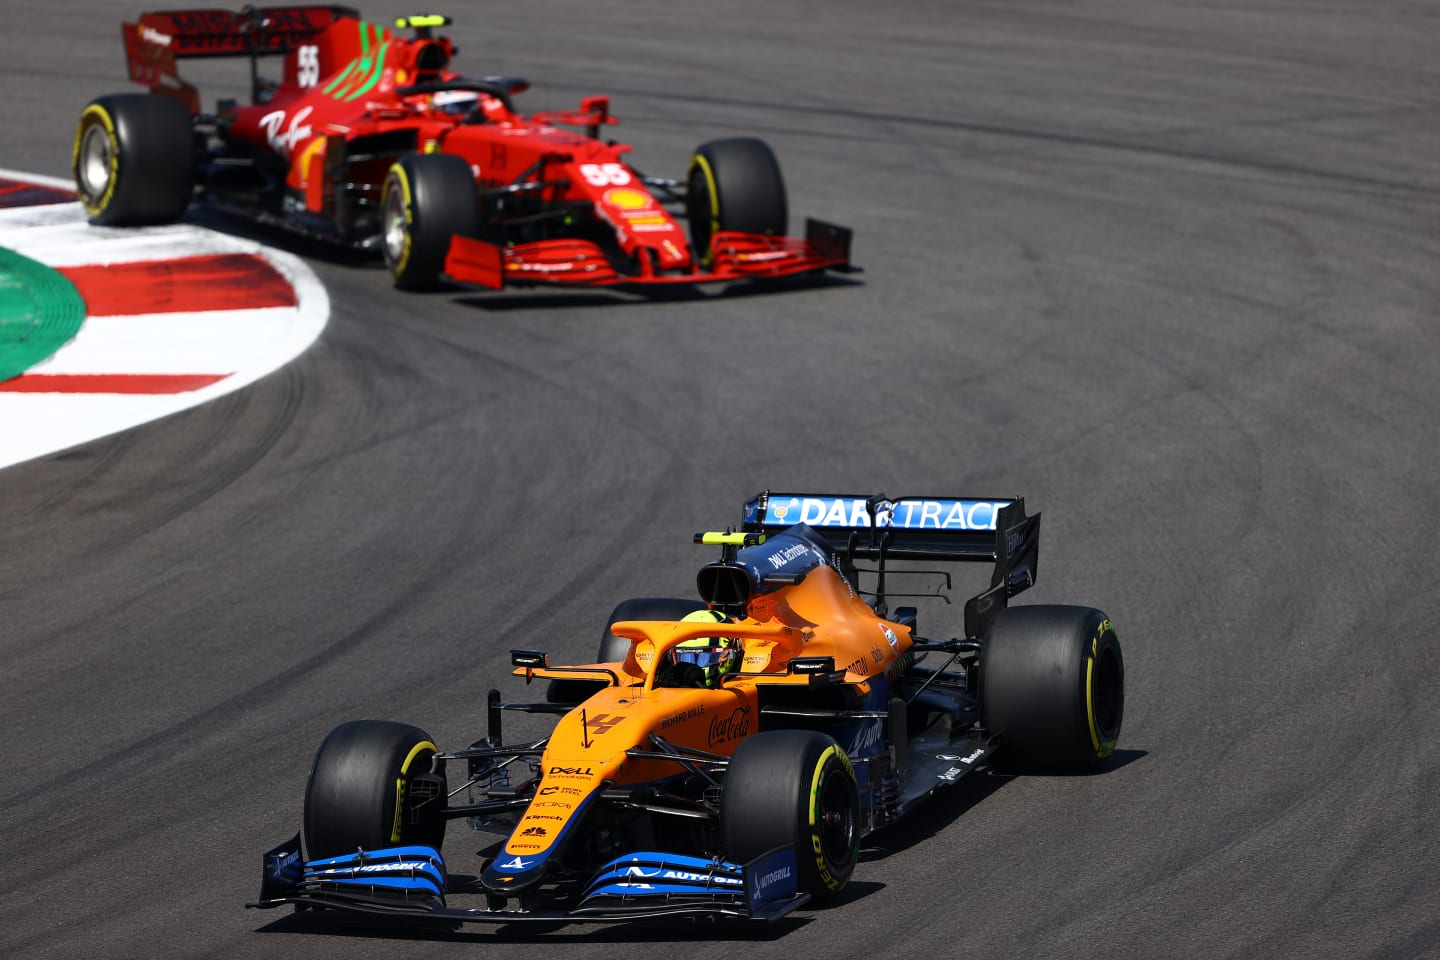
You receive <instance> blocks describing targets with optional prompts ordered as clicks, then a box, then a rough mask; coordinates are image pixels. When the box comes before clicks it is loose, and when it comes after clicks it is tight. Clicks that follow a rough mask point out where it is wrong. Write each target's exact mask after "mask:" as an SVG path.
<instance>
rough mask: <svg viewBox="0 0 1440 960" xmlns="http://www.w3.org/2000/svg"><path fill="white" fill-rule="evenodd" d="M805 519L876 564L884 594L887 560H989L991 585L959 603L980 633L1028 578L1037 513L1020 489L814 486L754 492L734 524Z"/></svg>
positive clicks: (757, 527) (774, 527)
mask: <svg viewBox="0 0 1440 960" xmlns="http://www.w3.org/2000/svg"><path fill="white" fill-rule="evenodd" d="M802 523H803V524H805V525H806V526H808V527H810V528H811V529H812V530H813V531H814V533H815V534H817V535H818V536H819V537H820V538H821V539H822V540H824V541H825V543H826V544H828V545H829V546H830V547H831V548H832V549H833V550H834V551H835V552H836V553H837V554H839V555H840V556H841V557H843V558H844V559H846V560H847V561H849V562H850V563H852V564H853V563H854V561H855V560H857V559H859V560H868V561H874V562H876V563H878V564H879V568H880V569H879V571H878V572H879V575H880V587H879V588H877V591H876V592H877V593H878V594H880V595H881V599H882V600H883V593H884V586H883V585H884V582H885V579H884V578H885V563H886V561H888V560H920V561H932V562H933V561H939V562H946V561H957V560H966V561H977V562H984V563H993V564H994V571H993V572H992V574H991V577H990V589H989V590H986V591H985V592H984V593H982V594H980V595H979V596H977V597H975V598H973V599H971V600H970V601H969V602H968V603H966V605H965V630H966V633H967V634H968V635H969V636H971V637H978V636H981V635H982V634H983V633H984V631H985V629H986V628H987V627H988V626H989V622H990V620H991V619H993V618H994V616H995V614H998V613H999V612H1000V611H1001V610H1003V609H1004V608H1005V603H1006V601H1007V600H1008V599H1009V598H1010V597H1013V596H1015V595H1016V594H1017V593H1019V592H1021V591H1022V590H1025V589H1028V588H1029V587H1031V586H1033V585H1034V584H1035V578H1036V576H1037V574H1038V570H1039V562H1040V514H1038V513H1037V514H1035V515H1034V516H1033V517H1027V516H1026V515H1025V499H1024V498H1023V497H961V498H956V497H896V498H891V497H887V496H886V495H885V494H883V493H877V494H874V495H872V496H856V495H847V494H815V493H773V492H771V491H769V490H767V491H765V492H763V493H760V494H758V495H757V496H755V497H754V498H753V499H751V500H750V501H748V502H747V503H746V504H745V509H744V519H743V522H742V524H741V529H742V530H744V531H745V532H747V533H776V532H779V531H780V530H783V529H785V528H787V527H792V526H794V525H796V524H802Z"/></svg>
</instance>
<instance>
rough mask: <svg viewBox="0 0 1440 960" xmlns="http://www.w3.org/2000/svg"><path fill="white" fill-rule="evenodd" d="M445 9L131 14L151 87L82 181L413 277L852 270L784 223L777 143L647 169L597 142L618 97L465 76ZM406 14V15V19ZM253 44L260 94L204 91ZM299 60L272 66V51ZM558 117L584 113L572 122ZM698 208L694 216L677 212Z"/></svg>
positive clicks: (409, 283) (82, 144) (117, 197)
mask: <svg viewBox="0 0 1440 960" xmlns="http://www.w3.org/2000/svg"><path fill="white" fill-rule="evenodd" d="M449 22H450V21H449V19H448V18H446V17H442V16H434V15H422V16H414V17H402V18H400V19H399V20H398V21H397V22H396V23H395V24H394V25H393V26H381V25H378V24H372V23H366V22H365V21H363V20H361V19H360V15H359V14H358V13H357V12H356V11H354V10H351V9H349V8H347V7H339V6H281V7H259V8H256V7H245V8H244V9H243V10H241V11H239V12H237V13H231V12H229V11H225V10H167V11H162V12H152V13H145V14H142V15H141V16H140V17H139V18H138V20H137V22H135V23H126V24H124V25H123V34H124V39H125V53H126V59H127V62H128V64H129V70H130V78H131V80H133V81H135V82H137V83H140V84H143V85H145V86H148V87H149V88H150V93H149V94H113V95H110V96H103V97H99V98H97V99H95V100H93V101H91V102H90V104H89V105H87V106H86V107H85V109H84V110H83V111H82V112H81V114H80V123H79V129H78V131H77V133H76V138H75V154H74V173H75V186H76V190H77V192H78V194H79V196H80V201H81V203H83V204H84V206H85V209H86V210H87V211H88V212H89V214H90V216H91V219H92V220H93V221H94V222H95V223H99V224H109V225H129V224H145V223H163V222H166V221H170V220H174V219H176V218H178V217H180V216H181V215H182V214H183V213H184V212H185V210H186V208H187V207H188V206H189V205H190V204H191V203H192V202H193V201H194V200H195V199H196V198H197V197H198V198H199V199H201V200H204V201H207V202H209V203H211V204H213V205H216V206H220V207H223V208H225V209H228V210H230V211H232V212H236V213H239V214H241V215H243V216H246V217H250V218H254V219H257V220H261V221H264V222H268V223H273V224H278V225H280V226H283V227H285V228H287V229H290V230H295V231H299V232H301V233H305V234H308V235H311V236H315V237H320V238H323V239H326V240H332V241H336V242H339V243H342V244H346V245H351V246H355V247H360V248H364V249H374V248H376V247H378V248H379V249H380V250H381V251H382V252H383V254H384V257H385V262H386V264H387V265H388V266H389V268H390V271H391V273H392V274H393V275H394V277H395V282H396V284H397V285H399V286H401V287H412V288H413V287H426V286H430V285H432V284H433V283H435V282H436V281H437V280H438V279H440V278H441V277H442V276H448V277H449V278H451V279H453V280H457V281H462V282H466V283H471V284H476V285H479V286H484V287H491V288H497V289H498V288H500V287H502V286H505V285H507V284H534V283H552V284H572V285H582V286H612V285H630V286H634V287H637V288H639V287H645V286H649V287H651V288H652V289H653V288H654V287H655V286H656V285H660V284H695V283H705V282H722V281H732V280H747V279H748V280H755V279H764V278H773V277H785V276H794V275H797V274H817V275H818V274H821V273H823V272H824V271H826V270H840V271H844V270H848V269H850V231H849V230H848V229H846V228H844V227H839V226H835V225H833V224H827V223H822V222H820V221H816V220H811V221H808V222H807V225H806V230H805V236H804V237H803V238H801V237H788V236H786V227H787V221H788V211H787V201H786V192H785V182H784V180H783V178H782V177H781V174H780V166H779V164H778V163H777V162H776V160H775V156H774V154H773V153H772V152H771V150H770V148H769V147H768V146H767V145H766V144H765V143H764V142H763V141H760V140H756V139H753V138H745V137H741V138H729V139H723V140H715V141H711V142H709V143H706V144H703V145H702V146H700V147H699V148H698V149H696V151H695V153H694V156H693V158H692V160H691V162H690V168H689V171H688V173H687V175H686V177H685V178H684V179H683V180H681V179H670V178H664V177H653V176H646V175H645V174H642V173H641V172H640V171H638V170H637V169H636V168H635V167H633V166H631V165H630V164H629V163H628V162H627V160H626V155H627V154H628V153H629V152H630V149H631V148H630V147H629V146H627V145H625V144H621V143H616V142H615V141H613V140H602V139H601V136H600V134H601V131H603V130H605V129H606V128H607V127H609V126H610V125H612V124H614V123H616V122H617V121H616V120H615V118H614V117H612V116H611V115H610V99H609V98H608V97H602V96H596V97H587V98H585V99H583V100H582V101H581V103H580V106H579V108H578V109H576V110H563V111H553V112H542V113H536V114H534V115H531V116H524V115H522V114H520V113H519V112H517V110H516V108H515V105H514V101H513V98H514V97H515V95H516V94H519V93H520V92H521V91H523V90H525V89H527V88H528V87H529V84H528V83H527V82H526V81H525V80H522V79H520V78H518V77H502V76H484V77H466V76H463V75H461V74H459V73H456V72H455V71H454V70H452V69H451V58H452V56H453V55H454V54H455V52H456V50H455V46H454V44H453V43H452V42H451V41H450V38H449V37H445V36H441V35H438V34H436V32H435V30H436V28H439V27H443V26H445V25H446V24H448V23H449ZM396 31H409V32H410V34H411V35H410V36H401V35H400V34H399V33H397V32H396ZM235 56H243V57H248V58H249V59H250V66H251V71H250V72H251V86H252V89H251V98H250V100H251V102H250V103H248V104H239V103H237V102H235V101H233V100H222V101H220V103H219V105H218V106H217V108H216V110H215V112H214V113H205V112H203V111H202V110H201V105H200V96H199V93H198V91H197V90H196V88H195V87H194V86H192V85H191V84H189V83H188V82H186V81H183V80H181V79H180V76H179V74H178V72H177V70H176V62H177V61H178V60H183V59H187V58H201V57H235ZM266 57H281V58H283V63H284V69H283V75H282V78H281V79H280V80H279V81H278V82H275V81H269V80H265V79H262V78H261V76H260V73H259V62H260V60H261V59H262V58H266ZM564 127H574V128H578V132H571V131H568V130H565V129H562V128H564ZM682 219H683V220H687V221H688V227H689V229H688V232H687V230H686V229H685V228H684V227H683V226H682V225H681V223H680V221H681V220H682Z"/></svg>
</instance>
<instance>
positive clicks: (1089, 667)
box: [1085, 620, 1115, 757]
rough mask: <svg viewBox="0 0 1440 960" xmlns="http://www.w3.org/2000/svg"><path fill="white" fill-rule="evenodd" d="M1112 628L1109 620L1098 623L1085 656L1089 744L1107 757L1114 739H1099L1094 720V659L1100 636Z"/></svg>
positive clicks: (1113, 749)
mask: <svg viewBox="0 0 1440 960" xmlns="http://www.w3.org/2000/svg"><path fill="white" fill-rule="evenodd" d="M1112 629H1114V628H1113V627H1111V625H1110V621H1109V620H1106V621H1105V622H1104V623H1102V624H1100V628H1099V629H1098V630H1096V631H1095V636H1094V637H1092V638H1091V639H1090V652H1089V654H1087V655H1086V657H1085V718H1086V719H1087V720H1088V721H1089V722H1090V744H1091V746H1093V747H1094V748H1095V756H1097V757H1108V756H1110V754H1112V753H1114V752H1115V741H1114V740H1106V741H1105V742H1103V743H1102V742H1101V741H1100V726H1099V724H1098V723H1097V722H1096V720H1095V660H1096V659H1097V658H1098V657H1099V656H1100V638H1101V637H1103V636H1105V634H1106V633H1107V632H1109V631H1110V630H1112Z"/></svg>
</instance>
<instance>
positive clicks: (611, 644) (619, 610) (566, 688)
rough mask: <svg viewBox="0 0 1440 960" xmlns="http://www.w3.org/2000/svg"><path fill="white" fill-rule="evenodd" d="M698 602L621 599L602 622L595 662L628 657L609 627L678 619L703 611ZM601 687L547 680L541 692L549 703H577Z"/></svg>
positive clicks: (623, 643) (595, 683) (595, 682)
mask: <svg viewBox="0 0 1440 960" xmlns="http://www.w3.org/2000/svg"><path fill="white" fill-rule="evenodd" d="M704 609H705V604H704V603H702V602H700V601H699V600H679V599H675V598H673V597H635V598H633V599H630V600H622V601H621V602H620V603H619V604H618V605H616V607H615V609H614V611H612V612H611V614H610V619H609V620H607V621H606V622H605V632H604V633H602V634H601V635H600V649H599V651H598V652H597V653H596V654H595V662H596V663H615V662H617V661H620V660H624V659H625V658H626V657H628V656H629V655H630V641H629V640H626V639H625V638H624V637H617V636H615V634H613V633H611V632H610V628H611V627H613V626H614V625H615V624H617V623H619V622H620V621H621V620H679V619H681V618H682V617H684V616H685V614H687V613H694V612H695V611H696V610H704ZM604 686H605V681H603V680H573V679H562V680H551V681H550V686H549V688H548V689H547V690H546V691H545V699H546V700H548V701H550V702H551V703H571V704H578V703H580V702H581V701H583V700H587V699H589V697H590V696H591V695H592V694H593V693H595V691H596V690H599V689H601V688H602V687H604Z"/></svg>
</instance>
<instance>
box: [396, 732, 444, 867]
mask: <svg viewBox="0 0 1440 960" xmlns="http://www.w3.org/2000/svg"><path fill="white" fill-rule="evenodd" d="M427 750H428V751H429V752H430V753H439V752H440V748H439V747H438V746H436V745H435V744H433V743H431V742H430V741H429V740H421V741H420V742H419V743H417V744H415V746H413V747H411V748H410V754H409V756H407V757H406V758H405V762H404V763H402V764H400V776H398V777H396V778H395V822H394V823H393V824H391V827H390V841H391V842H392V843H399V842H400V828H401V827H402V826H403V824H402V823H401V822H400V821H401V819H402V817H401V815H402V814H403V813H404V812H405V784H406V782H407V781H408V780H409V774H410V764H412V763H414V762H415V758H416V757H418V756H420V754H422V753H424V752H425V751H427Z"/></svg>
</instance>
